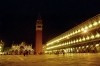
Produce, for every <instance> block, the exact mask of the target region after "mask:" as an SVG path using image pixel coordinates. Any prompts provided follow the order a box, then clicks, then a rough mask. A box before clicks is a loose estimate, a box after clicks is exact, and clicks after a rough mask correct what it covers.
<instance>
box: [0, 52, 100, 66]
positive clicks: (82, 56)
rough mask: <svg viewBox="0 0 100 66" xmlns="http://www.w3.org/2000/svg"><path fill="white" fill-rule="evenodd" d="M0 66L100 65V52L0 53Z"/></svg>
mask: <svg viewBox="0 0 100 66" xmlns="http://www.w3.org/2000/svg"><path fill="white" fill-rule="evenodd" d="M0 66H100V53H94V54H93V53H68V54H65V55H62V54H60V55H28V56H23V55H0Z"/></svg>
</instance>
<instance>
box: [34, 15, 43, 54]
mask: <svg viewBox="0 0 100 66" xmlns="http://www.w3.org/2000/svg"><path fill="white" fill-rule="evenodd" d="M41 53H42V19H41V17H40V16H38V19H37V20H36V44H35V54H41Z"/></svg>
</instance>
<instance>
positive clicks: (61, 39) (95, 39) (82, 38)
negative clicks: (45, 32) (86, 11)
mask: <svg viewBox="0 0 100 66" xmlns="http://www.w3.org/2000/svg"><path fill="white" fill-rule="evenodd" d="M61 50H64V51H65V52H66V53H88V52H91V53H92V52H94V53H95V52H100V14H98V15H96V16H94V17H92V18H90V19H88V20H86V21H85V22H83V23H81V24H79V25H77V26H76V27H74V28H72V29H70V30H68V31H66V32H65V33H63V34H61V35H59V36H57V37H55V38H54V39H52V40H50V41H48V42H47V44H46V46H45V48H44V52H45V53H54V52H56V51H61Z"/></svg>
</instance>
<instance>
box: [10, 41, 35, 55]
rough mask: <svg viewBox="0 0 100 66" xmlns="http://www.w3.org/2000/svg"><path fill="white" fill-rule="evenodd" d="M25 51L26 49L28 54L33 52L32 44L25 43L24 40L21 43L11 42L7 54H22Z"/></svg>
mask: <svg viewBox="0 0 100 66" xmlns="http://www.w3.org/2000/svg"><path fill="white" fill-rule="evenodd" d="M25 51H28V54H33V52H34V51H33V49H32V45H27V44H26V43H25V42H22V43H21V44H19V45H18V44H13V45H12V47H11V49H10V52H9V54H15V55H18V54H19V55H22V54H23V53H24V52H25Z"/></svg>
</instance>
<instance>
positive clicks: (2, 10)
mask: <svg viewBox="0 0 100 66" xmlns="http://www.w3.org/2000/svg"><path fill="white" fill-rule="evenodd" d="M99 13H100V0H0V40H3V41H4V42H5V46H11V44H12V42H14V43H21V42H22V41H25V42H26V43H31V44H33V47H34V44H35V22H36V20H37V17H38V14H40V15H41V18H42V20H43V44H45V43H46V42H47V41H49V40H50V39H52V38H54V37H56V36H58V35H60V34H62V33H63V32H65V31H67V30H69V29H71V28H73V27H74V26H77V25H78V24H80V23H82V22H84V21H85V20H87V19H89V18H91V17H93V16H95V15H97V14H99Z"/></svg>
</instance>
